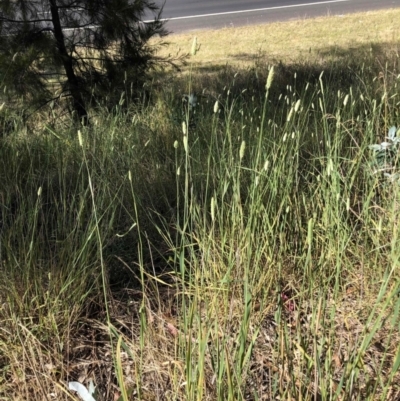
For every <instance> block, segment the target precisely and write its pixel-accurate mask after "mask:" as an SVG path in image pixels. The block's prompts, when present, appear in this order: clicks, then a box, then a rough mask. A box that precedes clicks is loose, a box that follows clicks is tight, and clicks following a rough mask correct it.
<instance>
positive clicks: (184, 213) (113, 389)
mask: <svg viewBox="0 0 400 401" xmlns="http://www.w3.org/2000/svg"><path fill="white" fill-rule="evenodd" d="M194 53H196V52H194ZM193 57H194V55H193ZM346 63H347V60H344V61H342V64H339V62H335V63H334V65H329V64H327V65H322V66H318V65H309V66H308V65H301V66H300V65H298V66H297V67H298V68H295V67H293V66H292V67H290V66H284V65H276V66H275V67H272V66H264V67H263V68H264V69H263V70H261V68H260V66H259V65H258V66H256V67H255V68H254V69H249V70H237V71H233V72H232V74H231V70H230V69H229V68H228V67H227V68H226V69H225V71H223V72H222V73H221V75H220V76H219V78H218V76H217V78H214V79H215V82H217V83H218V87H219V88H220V89H218V87H217V86H216V87H215V88H217V89H215V88H212V87H208V88H203V87H202V84H201V83H202V77H201V76H200V77H199V76H198V75H197V73H196V69H195V68H192V69H191V71H190V74H189V75H185V76H184V77H183V78H182V80H181V81H179V80H180V78H179V77H178V78H175V79H174V80H172V82H171V83H169V84H166V85H163V87H161V88H157V85H155V86H154V91H155V92H154V93H153V101H152V102H151V103H146V104H144V103H143V104H142V105H141V106H140V107H138V106H134V105H127V106H126V105H125V106H124V107H123V102H124V100H123V97H121V102H120V105H119V106H118V107H117V108H115V110H113V112H112V113H109V112H107V111H106V110H102V109H101V108H98V109H97V110H96V112H95V111H93V113H97V114H96V115H97V117H96V116H95V117H93V118H92V120H93V125H92V126H91V127H84V128H82V129H81V130H80V131H79V132H78V131H77V130H76V129H75V128H73V125H71V128H65V127H64V128H63V127H62V126H61V125H60V124H59V125H57V121H56V122H54V120H53V121H52V124H50V123H46V121H45V119H42V120H41V122H42V123H41V124H40V126H37V127H36V130H33V131H32V132H30V133H27V132H26V131H24V130H23V129H22V128H21V126H22V125H21V124H19V123H18V124H17V123H16V124H15V127H16V129H14V130H8V131H7V134H6V135H4V136H3V137H2V138H1V143H0V166H1V167H0V182H1V185H0V272H1V277H2V280H1V282H0V322H1V324H0V373H1V374H0V395H1V398H2V399H5V400H6V399H26V400H51V399H57V400H64V399H65V400H67V399H68V400H71V399H77V398H74V397H77V395H76V393H74V392H71V391H70V390H69V389H68V382H71V381H78V382H81V383H83V384H84V385H86V386H88V383H89V381H90V380H93V381H94V383H95V385H96V387H97V388H96V393H95V395H94V396H95V397H96V400H97V401H99V400H117V399H121V400H128V399H130V400H156V399H157V400H221V401H222V400H224V401H225V400H232V401H234V400H278V399H279V400H363V401H364V400H393V401H394V400H397V399H399V397H400V374H399V367H400V348H399V343H400V335H399V333H400V316H399V313H400V297H399V256H400V244H399V211H400V192H399V191H400V187H399V183H398V182H396V181H395V180H392V181H390V182H388V180H386V179H385V177H384V176H383V174H382V175H380V174H379V173H376V172H375V170H374V168H373V161H374V157H375V156H374V150H373V149H370V148H369V145H371V144H376V143H381V142H382V141H384V140H385V136H387V133H388V130H389V128H390V127H392V126H396V127H397V126H399V125H400V121H399V94H400V91H399V87H398V83H399V79H400V76H399V75H398V71H397V65H398V58H397V56H394V58H393V57H391V58H390V57H388V58H387V59H386V62H385V63H384V64H382V63H381V62H380V63H375V59H374V58H370V59H360V60H353V61H352V64H351V65H348V64H346ZM367 66H368V67H367ZM289 70H290V71H291V74H288V71H289ZM338 72H340V76H341V79H336V78H335V77H337V76H338V75H337V74H338ZM224 79H225V81H223V80H224ZM211 84H212V81H209V83H208V85H211ZM180 87H181V88H183V89H182V91H180V90H179V89H178V88H180ZM203 89H204V90H203ZM195 91H197V96H198V104H196V109H195V110H194V108H186V109H185V110H187V111H186V113H187V115H184V116H183V118H182V121H179V122H178V123H177V122H176V119H175V118H171V116H174V115H176V114H177V113H176V108H177V107H178V108H179V113H181V105H180V104H179V103H180V99H181V98H182V95H183V94H184V93H187V94H189V95H190V94H191V93H193V92H195ZM176 99H179V100H178V101H177V100H176ZM194 112H195V113H196V119H195V121H196V124H195V125H193V124H188V122H189V121H192V119H191V117H192V116H191V115H189V114H190V113H194ZM179 113H178V115H180V114H179ZM391 134H392V136H393V131H391ZM396 135H398V132H396ZM392 139H393V138H392Z"/></svg>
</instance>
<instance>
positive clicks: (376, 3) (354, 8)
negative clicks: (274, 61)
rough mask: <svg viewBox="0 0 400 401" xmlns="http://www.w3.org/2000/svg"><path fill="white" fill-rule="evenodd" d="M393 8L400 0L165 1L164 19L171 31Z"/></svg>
mask: <svg viewBox="0 0 400 401" xmlns="http://www.w3.org/2000/svg"><path fill="white" fill-rule="evenodd" d="M157 1H158V4H162V1H161V0H157ZM394 7H400V0H166V2H165V5H164V12H163V18H166V19H168V23H167V28H168V29H169V30H170V31H171V32H183V31H191V30H198V29H216V28H223V27H234V26H244V25H253V24H262V23H268V22H274V21H285V20H290V19H299V18H300V19H301V18H309V17H316V16H323V15H342V14H348V13H353V12H360V11H370V10H378V9H385V8H394Z"/></svg>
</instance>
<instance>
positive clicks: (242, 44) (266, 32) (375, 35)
mask: <svg viewBox="0 0 400 401" xmlns="http://www.w3.org/2000/svg"><path fill="white" fill-rule="evenodd" d="M399 20H400V9H393V10H385V11H376V12H367V13H357V14H348V15H343V16H334V17H320V18H315V19H304V20H295V21H289V22H276V23H271V24H265V25H257V26H250V27H249V26H246V27H239V28H224V29H219V30H212V31H203V30H201V31H197V32H190V33H183V34H176V35H171V36H170V37H169V38H168V42H169V43H170V45H169V47H167V48H165V49H163V51H162V53H161V54H164V55H165V54H168V53H171V54H175V53H176V52H179V51H183V52H189V51H190V49H191V45H192V40H193V37H194V36H197V39H198V43H199V44H200V46H201V48H200V51H199V52H198V54H197V55H196V56H195V57H192V58H191V61H193V62H194V63H195V64H199V65H209V64H212V65H225V64H226V63H229V65H235V64H237V65H239V66H242V67H243V66H246V65H252V64H253V63H254V61H255V60H257V59H259V58H261V59H266V60H281V61H282V62H284V63H292V62H299V61H307V60H313V61H315V59H316V58H319V57H322V58H323V57H328V55H329V57H332V56H333V54H334V52H332V50H335V49H337V50H338V51H340V49H346V50H348V49H353V48H354V49H357V48H360V47H364V46H370V45H371V44H376V43H379V44H382V45H383V44H388V45H389V44H396V43H397V42H398V41H399V39H400V27H399Z"/></svg>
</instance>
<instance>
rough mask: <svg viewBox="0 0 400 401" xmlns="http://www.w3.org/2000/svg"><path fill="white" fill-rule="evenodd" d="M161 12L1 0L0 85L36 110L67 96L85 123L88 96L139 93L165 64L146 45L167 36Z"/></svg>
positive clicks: (99, 1) (94, 0) (99, 3)
mask: <svg viewBox="0 0 400 401" xmlns="http://www.w3.org/2000/svg"><path fill="white" fill-rule="evenodd" d="M161 12H162V6H161V7H160V6H158V5H157V4H156V3H154V2H153V1H151V0H31V1H27V0H1V2H0V54H2V56H3V57H1V58H0V84H1V83H3V85H7V87H8V88H13V91H14V93H16V94H19V95H23V96H25V97H29V99H31V100H35V103H36V104H38V103H37V102H39V104H40V105H43V104H46V103H48V102H50V101H52V100H56V99H61V98H65V97H68V98H70V99H71V103H70V104H71V105H72V110H73V111H74V113H75V115H76V116H77V117H78V118H79V120H80V121H87V118H88V104H89V101H90V100H91V99H93V97H95V96H99V95H101V94H104V93H108V92H109V91H110V90H115V89H118V88H121V85H122V84H123V83H125V84H126V83H127V82H129V84H130V85H131V86H132V87H134V88H138V87H140V85H141V84H142V83H143V80H144V78H145V76H146V73H147V71H148V70H149V69H151V68H152V67H154V66H155V65H156V64H157V63H158V62H160V61H166V60H161V59H159V58H157V57H156V55H155V52H156V50H157V48H156V47H155V46H151V45H150V43H149V41H150V39H151V38H153V37H155V36H156V35H159V36H160V37H164V36H165V35H167V33H168V32H167V31H166V29H165V22H164V21H163V20H162V19H161ZM149 18H151V19H152V20H151V22H143V20H144V19H149ZM2 60H3V62H2ZM4 60H7V62H4Z"/></svg>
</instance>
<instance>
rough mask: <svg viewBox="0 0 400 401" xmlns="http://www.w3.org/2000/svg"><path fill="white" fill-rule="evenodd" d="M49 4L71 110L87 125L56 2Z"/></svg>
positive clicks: (86, 117) (50, 1)
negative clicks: (65, 77) (70, 100)
mask: <svg viewBox="0 0 400 401" xmlns="http://www.w3.org/2000/svg"><path fill="white" fill-rule="evenodd" d="M49 3H50V12H51V19H52V22H53V27H54V37H55V39H56V42H57V48H58V52H59V54H60V57H61V60H62V63H63V66H64V69H65V73H66V75H67V81H68V86H69V90H70V92H71V96H72V100H73V108H74V110H75V111H76V113H77V115H78V117H79V120H80V121H81V122H82V123H83V124H87V123H88V114H87V111H86V108H85V103H84V101H83V97H82V93H81V91H80V89H79V82H78V79H77V77H76V75H75V72H74V68H73V65H72V57H70V56H69V54H68V52H67V49H66V47H65V41H64V33H63V31H62V28H61V22H60V16H59V14H58V6H57V0H49Z"/></svg>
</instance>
